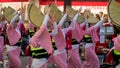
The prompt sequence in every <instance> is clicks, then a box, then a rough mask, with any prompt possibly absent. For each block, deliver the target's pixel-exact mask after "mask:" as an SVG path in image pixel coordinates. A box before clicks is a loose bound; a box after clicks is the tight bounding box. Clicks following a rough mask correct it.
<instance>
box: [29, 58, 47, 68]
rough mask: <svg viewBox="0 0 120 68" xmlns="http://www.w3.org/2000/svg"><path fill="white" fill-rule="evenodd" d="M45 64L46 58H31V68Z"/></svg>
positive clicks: (38, 67)
mask: <svg viewBox="0 0 120 68" xmlns="http://www.w3.org/2000/svg"><path fill="white" fill-rule="evenodd" d="M46 62H47V59H46V58H41V59H37V58H33V60H32V65H31V68H40V67H41V66H42V65H43V64H45V63H46Z"/></svg>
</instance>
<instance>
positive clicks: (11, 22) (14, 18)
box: [10, 14, 19, 25]
mask: <svg viewBox="0 0 120 68" xmlns="http://www.w3.org/2000/svg"><path fill="white" fill-rule="evenodd" d="M18 17H19V14H16V15H15V16H14V17H13V18H12V20H11V21H10V25H13V24H14V23H15V21H16V19H17V18H18Z"/></svg>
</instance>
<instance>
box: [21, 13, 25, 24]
mask: <svg viewBox="0 0 120 68" xmlns="http://www.w3.org/2000/svg"><path fill="white" fill-rule="evenodd" d="M20 21H21V22H22V23H24V21H25V13H23V14H22V16H21V20H20Z"/></svg>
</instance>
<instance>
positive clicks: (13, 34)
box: [6, 25, 21, 45]
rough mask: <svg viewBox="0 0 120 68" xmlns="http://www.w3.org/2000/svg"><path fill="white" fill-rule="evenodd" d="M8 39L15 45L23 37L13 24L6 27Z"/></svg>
mask: <svg viewBox="0 0 120 68" xmlns="http://www.w3.org/2000/svg"><path fill="white" fill-rule="evenodd" d="M6 32H7V36H8V40H9V43H10V45H14V44H16V43H17V42H18V40H19V39H20V38H21V35H20V34H19V33H18V32H17V31H16V30H15V28H14V27H13V25H9V26H8V28H7V29H6Z"/></svg>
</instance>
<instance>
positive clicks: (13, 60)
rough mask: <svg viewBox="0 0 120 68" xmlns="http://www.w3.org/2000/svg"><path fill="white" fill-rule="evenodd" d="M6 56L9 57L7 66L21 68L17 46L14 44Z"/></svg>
mask: <svg viewBox="0 0 120 68" xmlns="http://www.w3.org/2000/svg"><path fill="white" fill-rule="evenodd" d="M10 47H11V46H10ZM12 47H14V46H12ZM8 57H9V64H8V68H22V64H21V60H20V48H19V47H17V46H16V47H15V49H13V50H9V51H8Z"/></svg>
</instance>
